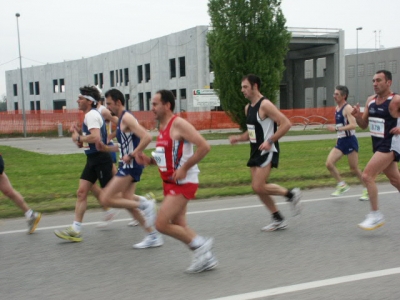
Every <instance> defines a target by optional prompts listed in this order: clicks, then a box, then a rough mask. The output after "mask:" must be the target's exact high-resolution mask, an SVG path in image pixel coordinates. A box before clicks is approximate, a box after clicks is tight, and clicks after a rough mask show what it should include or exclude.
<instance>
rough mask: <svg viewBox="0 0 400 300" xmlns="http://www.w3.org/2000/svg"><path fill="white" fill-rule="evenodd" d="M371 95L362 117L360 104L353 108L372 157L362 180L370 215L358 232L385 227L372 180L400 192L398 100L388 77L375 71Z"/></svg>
mask: <svg viewBox="0 0 400 300" xmlns="http://www.w3.org/2000/svg"><path fill="white" fill-rule="evenodd" d="M372 83H373V87H374V91H375V95H373V96H370V97H369V98H368V99H367V102H366V104H365V109H364V113H361V112H360V104H359V103H357V105H355V106H354V107H353V111H352V114H353V116H355V118H356V121H357V124H358V126H360V127H361V128H362V129H365V128H367V127H368V125H369V129H370V132H371V139H372V150H373V152H374V154H373V155H372V157H371V159H370V160H369V162H368V163H367V165H366V167H365V169H364V172H363V173H362V179H363V181H364V182H365V185H366V186H367V190H368V194H369V201H370V204H371V212H370V213H369V214H368V215H367V216H366V218H365V220H364V221H363V222H361V223H360V224H358V226H359V227H360V228H361V229H364V230H374V229H376V228H379V227H381V226H382V225H383V224H384V223H385V218H384V216H383V214H382V213H381V212H380V211H379V207H378V187H377V186H376V183H375V179H376V176H378V174H379V173H381V172H383V173H384V174H385V175H386V177H387V178H388V179H389V180H390V183H391V184H392V185H393V186H394V187H395V188H397V190H399V191H400V173H399V169H398V166H397V163H398V162H399V160H400V124H399V114H398V112H399V109H400V96H399V95H397V94H395V93H393V92H392V91H391V89H390V87H391V85H392V73H391V72H389V71H386V70H379V71H377V72H376V73H375V75H374V77H373V79H372Z"/></svg>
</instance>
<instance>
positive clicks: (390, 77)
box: [375, 70, 392, 80]
mask: <svg viewBox="0 0 400 300" xmlns="http://www.w3.org/2000/svg"><path fill="white" fill-rule="evenodd" d="M379 73H383V75H385V79H386V80H392V72H390V71H388V70H379V71H376V73H375V74H379Z"/></svg>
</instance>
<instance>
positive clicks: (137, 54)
mask: <svg viewBox="0 0 400 300" xmlns="http://www.w3.org/2000/svg"><path fill="white" fill-rule="evenodd" d="M208 30H209V27H208V26H197V27H194V28H190V29H187V30H184V31H181V32H177V33H172V34H170V35H167V36H163V37H160V38H157V39H153V40H150V41H146V42H143V43H139V44H136V45H131V46H128V47H125V48H122V49H117V50H114V51H110V52H108V53H103V54H99V55H96V56H94V57H89V58H82V59H78V60H72V61H64V62H60V63H54V64H46V65H42V66H33V67H28V68H23V70H22V71H23V80H24V84H23V87H24V91H23V93H24V99H25V110H27V111H29V110H58V109H76V108H77V104H76V99H77V98H78V94H79V87H81V86H83V85H87V84H94V85H97V86H99V87H100V88H101V89H102V90H103V91H106V90H108V89H110V88H111V87H116V88H118V89H120V90H121V91H122V93H123V94H124V95H125V96H126V99H128V101H127V107H128V108H129V109H130V110H134V111H146V110H150V109H151V107H150V100H151V97H152V95H153V94H154V93H155V92H156V91H157V90H159V89H170V90H172V91H173V92H174V94H175V95H176V99H177V105H176V106H177V107H176V111H203V110H210V109H213V108H214V107H210V106H205V107H196V106H195V105H193V95H192V94H193V90H196V89H204V88H209V86H210V81H212V73H210V71H212V70H210V69H209V66H210V63H209V51H208V46H207V40H206V36H207V32H208ZM289 30H290V31H291V32H292V39H291V42H290V45H289V48H290V51H289V52H288V54H287V57H286V59H285V65H286V71H285V73H284V77H283V79H282V83H281V86H280V91H279V93H280V97H279V99H280V100H279V103H278V105H280V107H281V108H282V109H290V108H306V107H319V106H331V105H333V100H332V99H331V97H327V96H326V95H331V94H333V90H334V87H335V85H337V84H339V83H342V84H343V83H344V38H343V37H344V34H343V31H342V30H339V29H315V28H314V29H309V28H289ZM210 74H211V76H210ZM238 87H239V83H238ZM6 88H7V99H8V101H7V109H8V110H9V111H13V110H21V109H22V97H21V82H20V74H19V70H18V69H17V70H11V71H7V72H6Z"/></svg>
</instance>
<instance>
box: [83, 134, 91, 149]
mask: <svg viewBox="0 0 400 300" xmlns="http://www.w3.org/2000/svg"><path fill="white" fill-rule="evenodd" d="M82 135H83V136H86V132H82ZM82 147H83V148H89V144H88V143H87V142H83V143H82Z"/></svg>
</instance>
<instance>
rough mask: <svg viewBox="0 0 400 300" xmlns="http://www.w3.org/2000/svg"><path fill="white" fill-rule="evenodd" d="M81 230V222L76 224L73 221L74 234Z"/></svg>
mask: <svg viewBox="0 0 400 300" xmlns="http://www.w3.org/2000/svg"><path fill="white" fill-rule="evenodd" d="M81 228H82V223H81V222H76V221H74V222H73V223H72V229H73V230H74V231H76V232H81Z"/></svg>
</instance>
